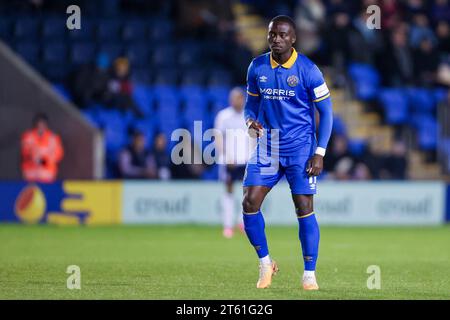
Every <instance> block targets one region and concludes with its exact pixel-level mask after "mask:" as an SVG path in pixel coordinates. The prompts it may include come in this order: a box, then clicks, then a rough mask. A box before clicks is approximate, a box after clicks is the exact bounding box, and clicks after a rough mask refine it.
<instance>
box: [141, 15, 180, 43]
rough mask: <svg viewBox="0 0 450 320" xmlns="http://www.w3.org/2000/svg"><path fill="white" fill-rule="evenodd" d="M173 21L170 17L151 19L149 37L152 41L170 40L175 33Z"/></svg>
mask: <svg viewBox="0 0 450 320" xmlns="http://www.w3.org/2000/svg"><path fill="white" fill-rule="evenodd" d="M173 29H174V26H173V23H172V22H171V21H170V20H168V19H151V20H150V21H149V24H148V33H147V37H148V39H149V40H150V41H163V40H169V39H170V38H171V37H172V34H173Z"/></svg>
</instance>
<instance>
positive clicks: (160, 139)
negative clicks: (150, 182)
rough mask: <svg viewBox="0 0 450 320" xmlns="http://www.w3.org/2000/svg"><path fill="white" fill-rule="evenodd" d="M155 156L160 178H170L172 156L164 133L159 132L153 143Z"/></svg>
mask: <svg viewBox="0 0 450 320" xmlns="http://www.w3.org/2000/svg"><path fill="white" fill-rule="evenodd" d="M152 153H153V157H154V159H155V165H156V171H157V176H158V179H161V180H169V179H170V178H171V177H172V173H171V171H170V166H171V163H170V157H169V154H168V152H167V138H166V136H165V135H164V133H161V132H159V133H157V134H156V136H155V140H154V144H153V152H152Z"/></svg>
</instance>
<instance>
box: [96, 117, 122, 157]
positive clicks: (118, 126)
mask: <svg viewBox="0 0 450 320" xmlns="http://www.w3.org/2000/svg"><path fill="white" fill-rule="evenodd" d="M98 118H99V122H100V126H101V128H102V129H103V134H104V138H105V144H106V150H107V151H108V152H111V151H112V152H114V151H118V150H120V149H121V148H123V147H124V146H125V145H126V144H127V142H128V123H127V121H126V120H124V118H123V115H122V114H121V113H120V112H119V111H117V110H104V109H103V110H102V109H100V110H99V111H98Z"/></svg>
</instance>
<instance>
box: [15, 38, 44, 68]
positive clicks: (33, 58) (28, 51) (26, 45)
mask: <svg viewBox="0 0 450 320" xmlns="http://www.w3.org/2000/svg"><path fill="white" fill-rule="evenodd" d="M15 51H16V52H17V53H18V54H19V55H20V56H21V57H22V58H23V59H25V60H26V61H27V62H28V63H29V64H31V65H32V66H36V65H37V64H38V62H39V58H40V47H39V44H38V43H36V42H34V41H26V42H18V43H16V45H15Z"/></svg>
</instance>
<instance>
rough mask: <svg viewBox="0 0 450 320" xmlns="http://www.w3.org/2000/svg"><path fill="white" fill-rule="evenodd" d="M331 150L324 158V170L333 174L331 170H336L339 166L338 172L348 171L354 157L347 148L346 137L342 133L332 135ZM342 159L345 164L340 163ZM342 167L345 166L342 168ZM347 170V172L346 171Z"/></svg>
mask: <svg viewBox="0 0 450 320" xmlns="http://www.w3.org/2000/svg"><path fill="white" fill-rule="evenodd" d="M330 151H331V152H329V153H328V154H327V156H326V157H325V158H324V169H325V171H327V172H329V173H330V174H331V177H332V176H333V172H335V171H337V168H338V167H339V168H340V170H338V171H339V172H341V173H342V172H345V174H347V173H349V172H350V169H351V168H352V167H353V162H354V160H355V159H354V157H353V156H352V154H351V153H350V151H349V150H348V140H347V137H345V136H343V135H334V136H333V138H332V141H331V150H330ZM342 160H344V161H343V163H345V165H343V164H340V162H341V161H342ZM343 168H347V169H348V170H347V169H346V170H343ZM347 171H348V172H347Z"/></svg>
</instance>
